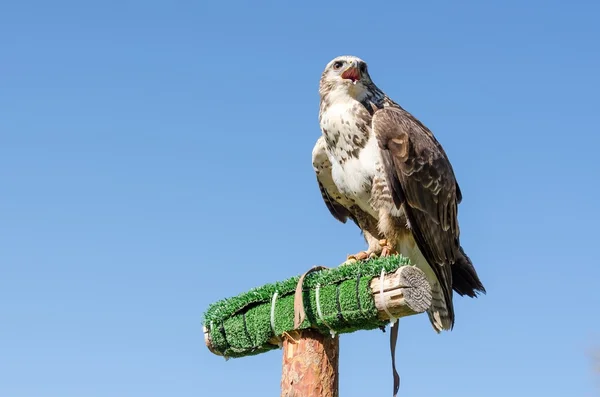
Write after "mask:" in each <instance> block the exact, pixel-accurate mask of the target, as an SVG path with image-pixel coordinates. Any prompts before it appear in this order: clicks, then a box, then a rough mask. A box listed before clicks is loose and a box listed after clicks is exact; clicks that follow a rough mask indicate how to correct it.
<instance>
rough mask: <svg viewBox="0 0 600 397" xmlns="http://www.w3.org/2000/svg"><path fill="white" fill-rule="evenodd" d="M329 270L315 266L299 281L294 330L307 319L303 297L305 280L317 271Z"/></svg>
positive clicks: (295, 302) (295, 303)
mask: <svg viewBox="0 0 600 397" xmlns="http://www.w3.org/2000/svg"><path fill="white" fill-rule="evenodd" d="M323 269H327V267H325V266H313V267H312V268H311V269H309V270H308V271H306V273H304V274H303V275H302V276H300V279H299V280H298V284H297V285H296V293H295V294H294V329H298V327H299V326H300V325H302V323H303V322H304V319H305V318H306V312H305V311H304V299H303V297H302V284H303V283H304V278H305V277H306V276H307V275H308V274H309V273H312V272H314V271H317V270H323Z"/></svg>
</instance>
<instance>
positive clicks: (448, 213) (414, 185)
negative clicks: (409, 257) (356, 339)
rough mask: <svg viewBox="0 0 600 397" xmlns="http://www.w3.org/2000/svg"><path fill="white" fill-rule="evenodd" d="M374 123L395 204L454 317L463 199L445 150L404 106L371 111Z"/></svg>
mask: <svg viewBox="0 0 600 397" xmlns="http://www.w3.org/2000/svg"><path fill="white" fill-rule="evenodd" d="M372 127H373V131H374V133H375V135H376V136H377V140H378V143H379V147H380V149H381V153H382V157H383V163H384V168H385V170H386V174H387V179H388V184H389V187H390V189H391V191H392V196H393V200H394V203H395V205H396V207H398V208H400V206H402V205H404V211H405V212H406V214H407V217H408V220H409V223H410V226H411V230H412V234H413V237H414V239H415V241H416V243H417V245H418V247H419V249H420V250H421V252H422V254H423V256H424V257H425V259H427V262H428V263H429V265H430V266H431V267H432V269H433V271H434V273H435V274H436V276H437V278H438V281H439V282H440V284H441V287H442V290H443V293H444V297H445V299H446V302H447V306H448V310H449V312H450V316H451V318H452V321H453V319H454V313H453V309H452V270H451V265H452V264H453V263H455V262H456V261H457V257H458V255H459V248H460V243H459V235H460V231H459V227H458V220H457V212H458V203H459V201H460V199H461V198H462V197H461V196H462V195H461V193H460V188H459V187H458V184H457V182H456V178H455V176H454V171H453V170H452V166H451V165H450V161H449V160H448V158H447V156H446V153H445V152H444V150H443V149H442V147H441V145H440V144H439V143H438V141H437V140H436V139H435V137H434V136H433V134H432V133H431V131H429V130H428V129H427V128H426V127H425V126H424V125H423V124H421V123H420V122H419V121H418V120H417V119H415V118H414V117H413V116H412V115H411V114H410V113H408V112H406V111H405V110H404V109H402V108H399V107H398V108H396V107H386V108H383V109H380V110H377V111H376V112H375V114H374V115H373V121H372Z"/></svg>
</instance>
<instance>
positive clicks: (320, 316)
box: [315, 284, 335, 338]
mask: <svg viewBox="0 0 600 397" xmlns="http://www.w3.org/2000/svg"><path fill="white" fill-rule="evenodd" d="M320 290H321V284H317V290H316V291H315V299H316V300H317V314H318V315H319V319H320V320H321V321H322V322H323V324H325V325H326V326H327V328H329V333H330V334H331V337H332V338H335V331H334V330H333V328H331V327H330V326H329V324H327V321H325V318H324V317H323V313H322V312H321V299H320V295H319V291H320Z"/></svg>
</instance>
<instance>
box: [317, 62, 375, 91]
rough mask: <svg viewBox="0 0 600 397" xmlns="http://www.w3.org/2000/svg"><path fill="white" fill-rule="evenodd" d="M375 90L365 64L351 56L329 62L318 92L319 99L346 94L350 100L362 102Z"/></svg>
mask: <svg viewBox="0 0 600 397" xmlns="http://www.w3.org/2000/svg"><path fill="white" fill-rule="evenodd" d="M374 90H376V87H375V85H374V84H373V81H371V76H369V72H368V70H367V63H366V62H365V61H363V60H362V59H360V58H358V57H355V56H351V55H345V56H339V57H337V58H335V59H333V60H331V61H330V62H329V63H328V64H327V66H326V67H325V70H324V71H323V74H322V75H321V83H320V85H319V92H320V94H321V97H323V96H325V95H327V94H333V93H336V94H348V95H350V96H351V97H352V98H355V99H358V100H362V99H363V98H364V97H365V96H368V95H369V93H370V92H373V91H374Z"/></svg>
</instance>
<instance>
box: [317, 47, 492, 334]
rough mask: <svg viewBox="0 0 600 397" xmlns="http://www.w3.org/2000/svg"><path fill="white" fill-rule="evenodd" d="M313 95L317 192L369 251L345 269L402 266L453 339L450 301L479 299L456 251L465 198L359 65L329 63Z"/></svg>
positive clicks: (477, 286) (429, 136)
mask: <svg viewBox="0 0 600 397" xmlns="http://www.w3.org/2000/svg"><path fill="white" fill-rule="evenodd" d="M319 93H320V98H321V102H320V110H319V123H320V127H321V131H322V135H321V136H320V137H319V139H318V140H317V142H316V144H315V147H314V149H313V152H312V164H313V168H314V171H315V173H316V177H317V182H318V186H319V189H320V191H321V195H322V197H323V200H324V201H325V204H326V206H327V208H328V209H329V211H330V212H331V215H333V217H334V218H335V219H337V220H338V221H340V222H342V223H346V221H347V220H348V219H351V220H352V221H353V222H354V223H355V224H356V225H357V226H358V227H359V228H360V230H361V231H362V234H363V236H364V238H365V240H366V243H367V245H368V248H367V250H366V251H360V252H359V253H357V254H355V255H350V256H349V257H348V259H350V260H357V261H362V260H366V259H368V258H372V257H377V256H386V255H392V254H396V253H400V254H402V255H403V256H405V257H408V258H409V259H410V260H411V263H412V264H413V265H416V266H417V267H419V268H420V269H421V270H422V271H423V272H424V273H425V275H426V277H427V279H428V281H429V283H430V284H431V287H432V304H431V307H430V308H429V310H428V311H427V314H428V316H429V320H430V322H431V324H432V326H433V328H434V330H435V331H436V332H438V333H439V332H441V331H442V330H451V329H452V328H453V327H454V307H453V304H452V293H453V291H456V292H457V293H458V294H459V295H461V296H465V295H466V296H469V297H473V298H474V297H476V296H477V294H478V293H485V292H486V291H485V288H484V286H483V284H482V283H481V281H480V279H479V276H478V275H477V272H476V271H475V268H474V266H473V264H472V262H471V260H470V259H469V257H468V256H467V255H466V254H465V252H464V250H463V248H462V247H461V245H460V239H459V235H460V231H459V225H458V219H457V215H458V204H459V203H460V202H461V200H462V194H461V191H460V188H459V186H458V183H457V181H456V177H455V175H454V171H453V169H452V166H451V164H450V161H449V160H448V157H447V156H446V153H445V152H444V149H443V148H442V146H441V145H440V143H439V142H438V141H437V140H436V138H435V137H434V135H433V133H432V132H431V131H430V130H429V129H428V128H427V127H425V126H424V125H423V124H422V123H421V122H420V121H419V120H417V119H416V118H415V117H414V116H413V115H412V114H410V113H409V112H407V111H406V110H404V109H403V108H402V107H401V106H400V105H398V104H397V103H396V102H394V101H393V100H392V99H390V98H389V97H388V96H387V95H386V94H385V93H384V92H383V91H382V90H380V89H379V88H378V87H377V86H376V85H375V84H374V83H373V81H372V80H371V77H370V76H369V72H368V68H367V64H366V63H365V62H364V61H363V60H361V59H360V58H357V57H354V56H340V57H337V58H335V59H333V60H332V61H330V62H329V63H328V64H327V66H326V67H325V70H324V71H323V73H322V75H321V80H320V84H319Z"/></svg>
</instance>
